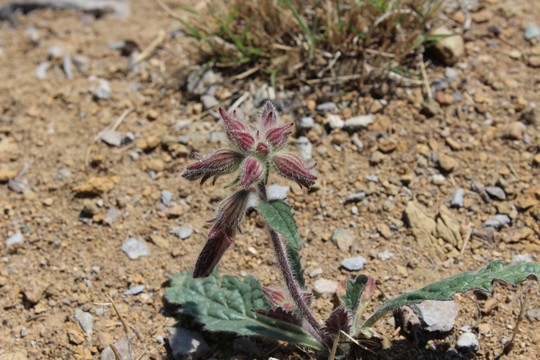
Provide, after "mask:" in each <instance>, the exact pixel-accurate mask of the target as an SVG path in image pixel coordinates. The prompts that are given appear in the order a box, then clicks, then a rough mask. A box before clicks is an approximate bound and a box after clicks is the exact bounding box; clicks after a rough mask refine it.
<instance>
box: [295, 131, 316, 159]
mask: <svg viewBox="0 0 540 360" xmlns="http://www.w3.org/2000/svg"><path fill="white" fill-rule="evenodd" d="M296 148H297V149H298V151H299V152H300V155H301V156H302V159H304V160H309V159H311V157H312V155H311V152H312V150H313V146H311V142H310V141H309V139H308V138H307V137H305V136H300V137H299V138H298V139H297V140H296Z"/></svg>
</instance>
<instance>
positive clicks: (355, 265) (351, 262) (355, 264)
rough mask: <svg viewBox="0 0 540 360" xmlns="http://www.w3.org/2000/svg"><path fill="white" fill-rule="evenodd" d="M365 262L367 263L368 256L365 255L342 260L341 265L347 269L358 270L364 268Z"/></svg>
mask: <svg viewBox="0 0 540 360" xmlns="http://www.w3.org/2000/svg"><path fill="white" fill-rule="evenodd" d="M365 263H366V258H365V257H363V256H357V257H353V258H348V259H345V260H343V261H342V262H341V266H342V267H343V268H344V269H345V270H349V271H357V270H362V268H363V267H364V264H365Z"/></svg>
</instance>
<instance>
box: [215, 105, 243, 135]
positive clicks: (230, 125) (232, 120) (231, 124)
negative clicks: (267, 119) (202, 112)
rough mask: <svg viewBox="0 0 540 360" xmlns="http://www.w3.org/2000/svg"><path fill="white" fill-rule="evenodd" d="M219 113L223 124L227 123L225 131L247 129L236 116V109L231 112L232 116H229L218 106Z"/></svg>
mask: <svg viewBox="0 0 540 360" xmlns="http://www.w3.org/2000/svg"><path fill="white" fill-rule="evenodd" d="M219 114H220V115H221V118H222V119H223V121H225V125H227V132H229V131H234V130H239V131H246V130H247V129H248V128H247V126H246V125H245V124H244V123H243V122H241V121H239V120H238V119H237V118H236V111H234V112H233V116H232V117H231V116H230V115H229V114H227V112H226V111H225V110H223V109H222V108H219Z"/></svg>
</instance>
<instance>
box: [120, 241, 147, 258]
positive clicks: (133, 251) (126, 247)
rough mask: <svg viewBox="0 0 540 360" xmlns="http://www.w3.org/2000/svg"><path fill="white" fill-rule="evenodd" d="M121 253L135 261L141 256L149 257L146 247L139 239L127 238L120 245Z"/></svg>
mask: <svg viewBox="0 0 540 360" xmlns="http://www.w3.org/2000/svg"><path fill="white" fill-rule="evenodd" d="M122 251H123V252H125V253H126V254H127V256H128V257H129V258H130V259H131V260H136V259H138V258H140V257H141V256H148V255H150V253H149V251H148V245H147V244H146V243H145V242H144V241H141V240H139V239H136V238H129V239H127V240H126V241H125V242H124V243H123V244H122Z"/></svg>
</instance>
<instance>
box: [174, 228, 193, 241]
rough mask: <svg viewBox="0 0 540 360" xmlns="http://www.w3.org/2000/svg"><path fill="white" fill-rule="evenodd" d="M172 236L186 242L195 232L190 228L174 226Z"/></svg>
mask: <svg viewBox="0 0 540 360" xmlns="http://www.w3.org/2000/svg"><path fill="white" fill-rule="evenodd" d="M171 234H173V235H176V236H178V237H179V238H180V239H182V240H185V239H187V238H188V237H190V236H191V234H193V230H192V229H190V228H188V227H176V226H173V228H172V229H171Z"/></svg>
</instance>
